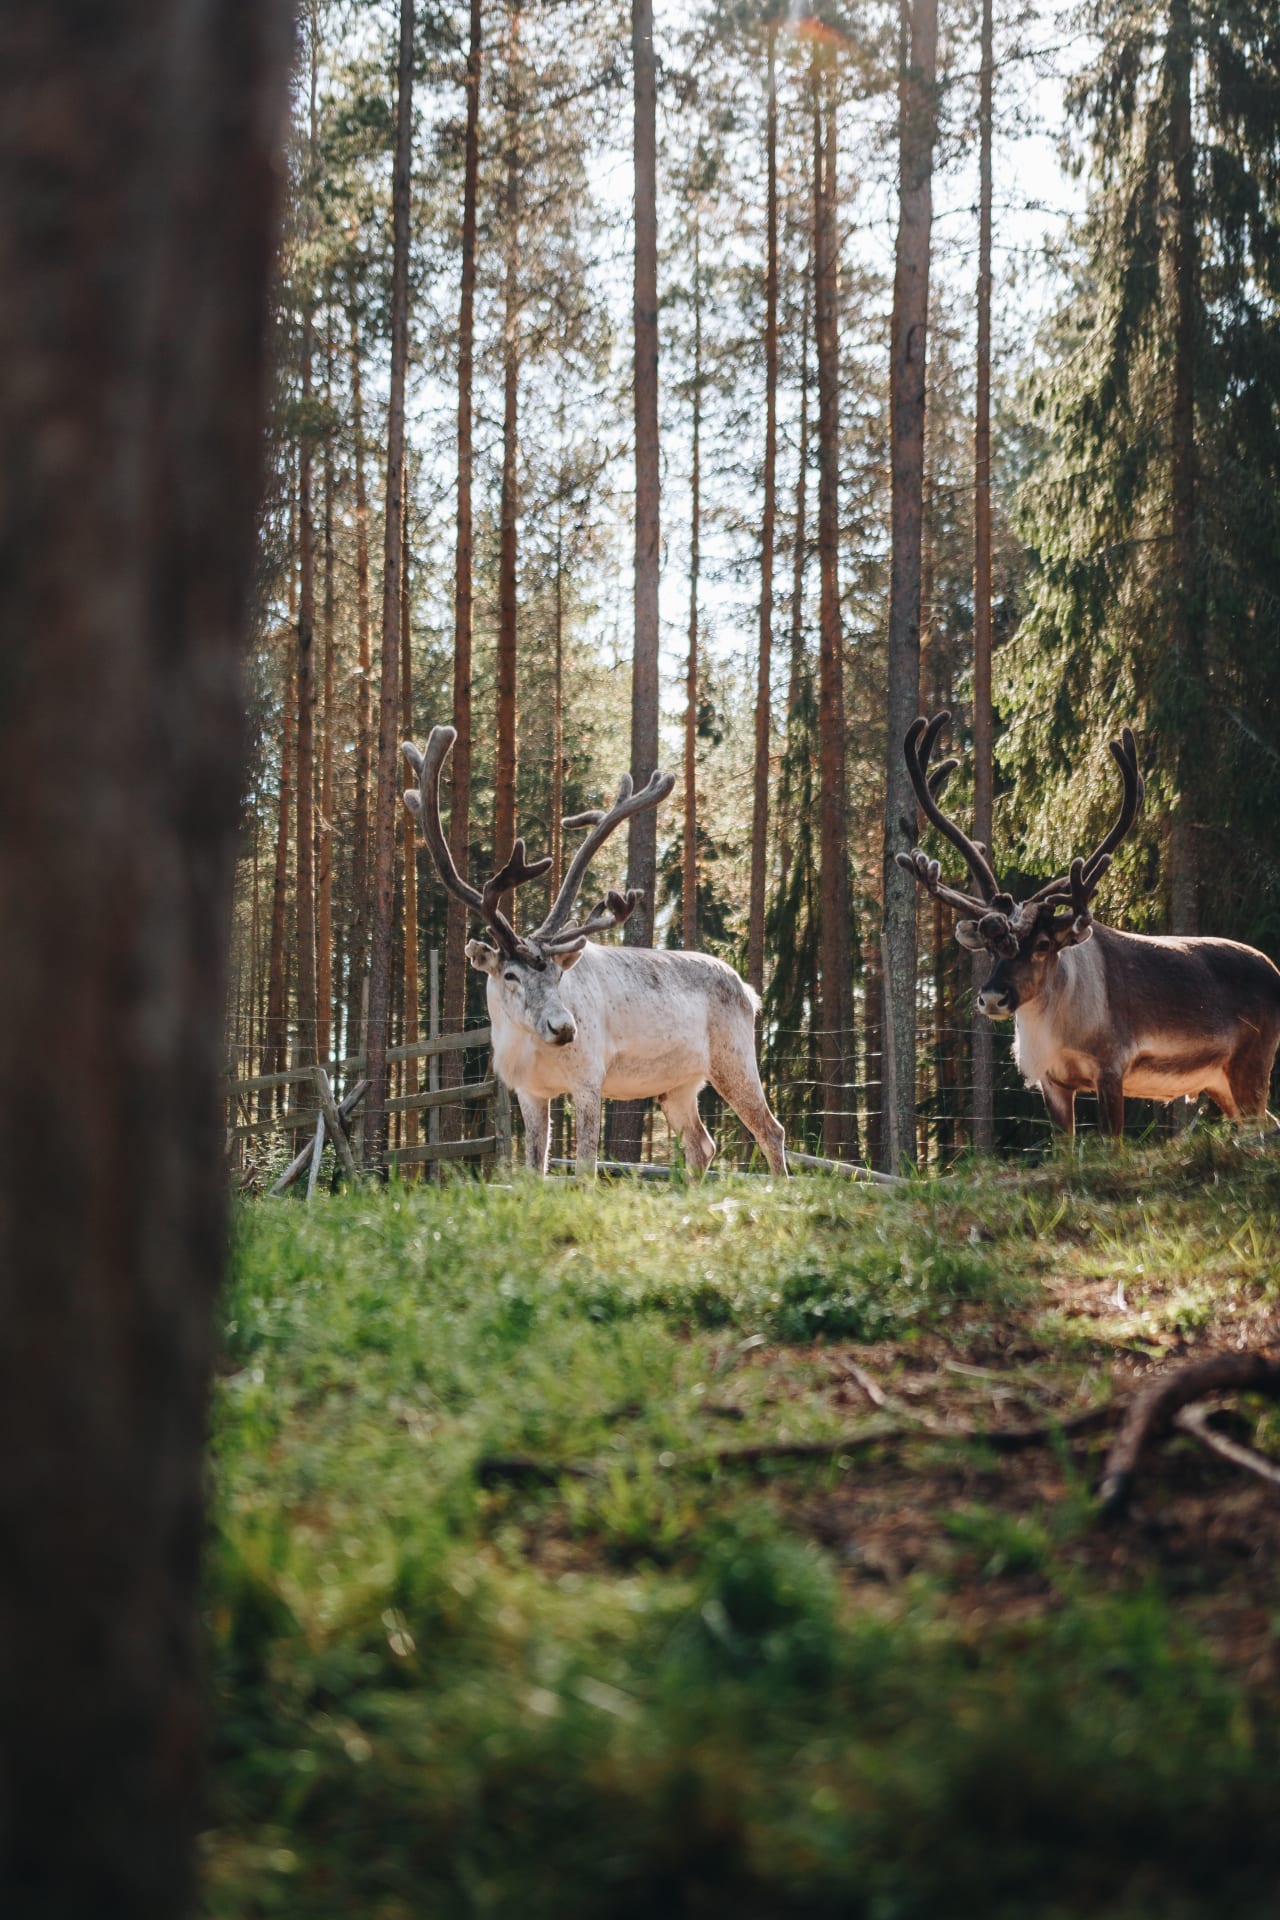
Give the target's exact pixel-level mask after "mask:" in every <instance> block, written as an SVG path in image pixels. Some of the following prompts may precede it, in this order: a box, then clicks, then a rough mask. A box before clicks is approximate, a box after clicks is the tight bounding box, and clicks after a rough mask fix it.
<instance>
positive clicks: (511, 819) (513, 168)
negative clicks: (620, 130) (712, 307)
mask: <svg viewBox="0 0 1280 1920" xmlns="http://www.w3.org/2000/svg"><path fill="white" fill-rule="evenodd" d="M519 59H520V4H519V0H510V13H509V16H508V32H507V86H506V96H507V97H506V154H505V168H506V188H505V206H504V212H505V216H506V218H505V223H504V224H505V233H504V239H505V244H506V255H507V258H506V273H505V287H504V301H505V309H506V311H505V314H504V316H503V329H502V500H501V505H500V509H499V518H500V531H499V549H498V715H497V751H496V756H495V767H494V819H493V850H494V859H495V861H496V862H498V863H501V862H502V861H503V860H505V859H506V857H507V855H508V853H509V852H510V851H511V848H512V847H513V846H514V844H515V838H516V753H517V745H516V741H517V699H516V619H517V614H516V565H517V524H516V522H517V515H518V512H519V484H518V479H517V459H518V455H519V400H520V86H519V79H518V73H517V63H518V61H519ZM514 899H515V895H514V893H513V892H511V893H506V894H504V895H503V897H502V899H501V901H500V902H499V906H500V907H501V909H502V911H503V912H504V913H505V914H507V916H508V918H510V915H511V912H512V906H513V902H514Z"/></svg>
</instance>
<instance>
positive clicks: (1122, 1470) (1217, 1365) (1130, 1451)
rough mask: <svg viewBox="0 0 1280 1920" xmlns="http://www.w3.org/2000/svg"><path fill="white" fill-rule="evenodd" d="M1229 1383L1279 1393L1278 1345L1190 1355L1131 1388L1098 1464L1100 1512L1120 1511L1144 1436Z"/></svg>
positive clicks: (1155, 1434)
mask: <svg viewBox="0 0 1280 1920" xmlns="http://www.w3.org/2000/svg"><path fill="white" fill-rule="evenodd" d="M1231 1389H1235V1390H1236V1391H1238V1392H1243V1393H1268V1394H1273V1395H1274V1394H1280V1348H1272V1349H1271V1350H1270V1351H1254V1352H1251V1353H1215V1354H1211V1355H1210V1357H1209V1358H1208V1359H1207V1360H1195V1361H1192V1362H1191V1364H1190V1365H1189V1366H1185V1367H1176V1368H1175V1369H1174V1371H1173V1372H1172V1373H1163V1374H1161V1375H1160V1376H1159V1378H1158V1379H1155V1380H1153V1381H1152V1382H1151V1384H1150V1385H1149V1386H1146V1387H1143V1388H1142V1389H1141V1390H1140V1391H1139V1392H1138V1393H1136V1394H1135V1395H1134V1397H1133V1399H1132V1400H1131V1401H1130V1403H1129V1413H1128V1417H1127V1418H1126V1420H1125V1423H1124V1426H1123V1427H1122V1428H1121V1430H1120V1432H1119V1434H1118V1435H1117V1437H1116V1440H1115V1442H1114V1444H1113V1446H1112V1448H1111V1451H1110V1453H1109V1454H1108V1455H1107V1463H1106V1466H1105V1468H1104V1469H1103V1475H1102V1489H1101V1493H1100V1500H1101V1506H1102V1511H1103V1513H1104V1514H1118V1513H1122V1512H1123V1511H1124V1509H1125V1507H1126V1506H1127V1505H1128V1503H1129V1497H1130V1495H1131V1493H1132V1492H1133V1483H1134V1478H1135V1475H1136V1474H1137V1471H1138V1464H1139V1462H1140V1460H1141V1458H1142V1455H1143V1452H1144V1451H1145V1449H1146V1447H1147V1444H1148V1442H1149V1441H1151V1440H1152V1439H1158V1438H1160V1437H1162V1436H1163V1435H1164V1434H1165V1433H1167V1432H1168V1430H1169V1428H1170V1426H1171V1425H1172V1424H1173V1420H1174V1416H1175V1415H1176V1414H1177V1413H1178V1412H1180V1410H1181V1409H1182V1408H1183V1407H1187V1406H1190V1405H1191V1403H1192V1401H1195V1400H1203V1399H1206V1398H1207V1397H1208V1396H1209V1395H1210V1394H1219V1393H1222V1392H1224V1391H1229V1390H1231Z"/></svg>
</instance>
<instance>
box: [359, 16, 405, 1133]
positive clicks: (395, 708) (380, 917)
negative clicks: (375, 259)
mask: <svg viewBox="0 0 1280 1920" xmlns="http://www.w3.org/2000/svg"><path fill="white" fill-rule="evenodd" d="M413 26H414V12H413V0H400V50H399V60H398V74H397V86H396V156H395V172H394V180H393V187H392V198H391V220H392V239H391V385H390V392H389V395H388V400H387V491H386V502H385V511H384V514H383V524H384V528H385V534H386V538H385V541H384V544H383V559H382V678H381V685H380V690H379V700H378V783H377V793H376V797H375V803H374V829H373V843H374V854H373V929H372V939H371V943H370V954H369V1019H368V1033H367V1036H366V1040H365V1075H366V1077H367V1079H368V1082H369V1090H368V1092H367V1093H366V1094H365V1097H364V1156H365V1165H366V1166H367V1167H370V1168H375V1169H377V1168H381V1167H382V1166H383V1165H384V1163H385V1159H386V1148H387V1044H388V1030H389V1025H390V1019H391V966H392V959H391V945H392V942H391V924H392V905H393V899H394V893H395V865H396V859H395V855H396V826H397V823H398V819H399V813H400V779H399V773H400V727H399V725H398V721H399V707H400V701H399V693H400V687H399V681H400V558H401V554H400V545H401V532H400V522H401V515H402V513H403V509H404V385H405V370H406V367H407V364H408V359H409V176H410V163H411V158H412V146H413Z"/></svg>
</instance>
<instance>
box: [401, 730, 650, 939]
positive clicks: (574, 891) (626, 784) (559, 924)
mask: <svg viewBox="0 0 1280 1920" xmlns="http://www.w3.org/2000/svg"><path fill="white" fill-rule="evenodd" d="M457 737H458V736H457V733H456V731H455V729H454V728H453V727H433V728H432V730H431V735H430V738H429V739H428V741H427V746H426V751H425V753H424V752H420V751H419V749H418V748H417V747H416V746H415V745H414V744H413V742H412V740H406V741H404V742H403V748H402V750H403V753H404V757H405V759H406V760H407V761H408V762H409V765H410V766H411V767H412V768H413V770H414V772H415V773H416V774H417V775H418V786H417V788H416V790H415V789H414V788H412V787H411V788H409V790H408V791H407V792H406V794H405V796H404V803H405V805H406V807H407V808H408V809H409V811H410V813H411V814H412V815H413V817H414V819H415V820H416V821H417V822H418V824H419V826H420V827H421V829H422V837H423V839H424V840H425V841H426V843H427V847H428V849H429V851H430V854H431V858H432V860H433V861H434V862H435V868H436V872H437V873H438V874H439V875H440V878H441V880H442V881H443V882H444V885H445V886H446V887H447V888H448V890H449V892H450V893H452V894H453V895H454V896H455V897H456V898H457V899H459V900H461V901H462V902H463V903H464V905H466V906H467V907H469V908H470V909H471V911H472V912H473V913H475V914H478V915H479V916H480V918H481V919H482V920H484V921H486V922H487V923H488V925H489V926H490V927H491V928H492V929H493V934H494V938H495V939H496V940H497V942H498V945H499V947H500V948H501V949H502V951H503V952H504V953H505V954H506V955H507V957H508V959H517V960H524V961H527V962H528V963H530V964H531V965H533V966H538V967H541V966H545V964H546V961H547V959H548V958H549V957H550V956H551V955H553V954H559V955H561V956H563V955H566V954H569V953H581V951H582V949H583V947H585V946H586V944H587V941H588V940H589V939H590V937H591V935H592V934H595V933H605V932H607V931H608V929H609V928H610V927H620V926H621V925H622V924H623V922H624V921H626V920H629V919H630V917H631V915H632V914H633V913H634V912H635V910H636V908H637V907H638V906H639V904H640V902H641V900H642V899H643V898H644V896H643V894H642V893H641V892H640V891H639V890H638V889H637V888H632V889H631V891H630V892H628V893H619V892H617V891H616V890H615V889H613V888H610V890H609V892H608V893H607V895H606V896H605V898H604V899H603V900H601V901H600V902H599V903H598V905H596V906H594V907H593V908H592V909H591V912H590V913H589V914H588V915H587V918H586V919H585V920H583V921H582V922H581V923H580V924H577V925H570V924H569V915H570V913H571V912H572V911H573V903H574V901H575V900H576V899H577V897H578V892H579V889H580V888H581V886H582V882H583V880H584V879H585V878H586V873H587V868H588V867H589V866H590V864H591V861H592V860H593V858H594V857H595V855H596V854H597V853H598V852H599V850H600V848H601V847H602V846H603V845H604V843H605V841H606V840H607V839H608V838H609V835H610V834H611V833H612V832H613V831H614V829H615V828H616V827H619V826H620V825H621V824H622V822H623V821H624V820H626V819H629V818H630V816H631V815H632V814H635V813H642V812H644V811H645V810H646V809H647V808H649V807H656V806H657V805H658V803H659V801H660V800H664V799H665V798H666V796H667V794H669V793H670V791H671V789H672V787H673V786H674V785H675V775H674V774H671V773H654V774H653V775H652V777H651V778H650V780H649V783H648V785H647V786H645V787H643V788H642V789H641V791H640V792H639V793H636V792H634V791H633V783H632V779H631V775H630V774H624V775H623V778H622V782H621V785H620V786H619V788H618V797H617V799H616V800H615V801H614V803H613V805H612V807H610V808H609V809H608V811H607V812H606V811H605V809H604V808H602V807H593V808H590V809H589V810H588V811H587V812H585V813H578V814H574V815H573V816H572V817H571V818H569V819H566V820H563V821H562V822H561V826H562V828H563V827H567V828H569V829H570V831H572V829H573V828H575V827H585V826H589V827H590V828H591V829H592V831H591V832H590V833H589V834H588V836H587V838H586V839H585V840H584V841H583V843H582V845H581V846H580V847H579V848H578V851H577V853H576V854H575V855H574V857H573V861H572V864H571V865H570V867H569V871H568V872H567V873H566V875H565V877H564V881H563V884H562V885H561V888H560V891H559V893H558V894H557V895H556V897H555V900H554V902H553V903H552V907H551V911H550V912H549V913H548V915H547V917H546V919H545V920H544V921H543V923H542V925H541V926H540V927H538V928H537V929H536V930H535V931H534V932H532V933H529V934H526V935H523V936H522V935H520V934H518V933H517V932H516V930H515V928H514V927H513V926H512V925H511V922H510V921H509V920H508V919H507V918H506V916H505V914H503V913H502V911H501V909H500V907H499V905H498V903H499V901H500V900H501V899H502V897H503V895H504V894H506V893H508V892H509V891H511V889H513V888H515V887H519V886H523V885H524V883H525V881H526V880H536V879H537V878H538V877H539V876H540V875H541V874H544V873H546V871H547V869H548V868H549V867H550V865H551V861H550V859H549V858H543V859H538V860H530V859H529V857H528V854H527V853H526V850H525V843H524V841H523V840H522V839H521V840H517V841H516V843H515V845H514V846H513V847H512V849H511V853H510V855H509V857H508V859H507V862H506V865H505V866H503V867H501V868H500V869H499V871H498V872H497V873H495V874H494V875H493V877H492V879H490V880H487V881H486V882H485V885H484V890H483V891H482V892H480V891H477V889H476V888H475V887H473V886H471V885H470V883H469V882H468V881H466V880H464V879H463V877H462V875H461V874H460V873H459V872H458V869H457V868H456V867H455V865H454V863H453V856H452V854H451V853H450V851H449V843H448V841H447V840H446V839H445V834H444V827H443V826H442V825H441V820H440V774H441V771H442V769H443V767H444V763H445V761H446V760H447V759H448V757H449V754H450V752H451V750H452V748H453V744H454V741H455V740H456V739H457Z"/></svg>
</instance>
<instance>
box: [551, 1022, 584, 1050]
mask: <svg viewBox="0 0 1280 1920" xmlns="http://www.w3.org/2000/svg"><path fill="white" fill-rule="evenodd" d="M577 1033H578V1029H577V1026H576V1025H575V1023H574V1021H573V1020H572V1019H571V1018H570V1017H569V1016H568V1015H566V1017H565V1018H564V1019H563V1020H553V1021H552V1023H551V1038H552V1039H553V1040H554V1041H555V1043H556V1045H557V1046H558V1047H567V1046H568V1045H569V1043H570V1042H571V1041H572V1040H574V1039H576V1038H577Z"/></svg>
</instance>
